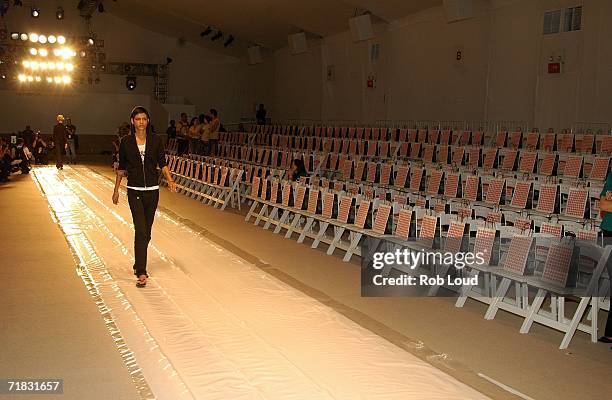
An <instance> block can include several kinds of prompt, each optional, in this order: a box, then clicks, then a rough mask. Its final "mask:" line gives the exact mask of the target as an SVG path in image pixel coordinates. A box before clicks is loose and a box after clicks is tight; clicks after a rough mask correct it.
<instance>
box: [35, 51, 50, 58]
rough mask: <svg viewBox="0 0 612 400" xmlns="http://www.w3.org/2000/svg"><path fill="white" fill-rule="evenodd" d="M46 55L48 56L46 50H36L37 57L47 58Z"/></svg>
mask: <svg viewBox="0 0 612 400" xmlns="http://www.w3.org/2000/svg"><path fill="white" fill-rule="evenodd" d="M48 54H49V52H48V51H47V49H38V55H39V56H42V57H47V55H48Z"/></svg>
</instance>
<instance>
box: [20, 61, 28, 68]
mask: <svg viewBox="0 0 612 400" xmlns="http://www.w3.org/2000/svg"><path fill="white" fill-rule="evenodd" d="M22 64H23V66H24V67H26V68H30V62H29V61H27V60H26V61H24V62H22Z"/></svg>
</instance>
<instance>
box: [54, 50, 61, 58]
mask: <svg viewBox="0 0 612 400" xmlns="http://www.w3.org/2000/svg"><path fill="white" fill-rule="evenodd" d="M53 55H54V56H55V57H60V56H61V55H62V51H61V50H60V49H53Z"/></svg>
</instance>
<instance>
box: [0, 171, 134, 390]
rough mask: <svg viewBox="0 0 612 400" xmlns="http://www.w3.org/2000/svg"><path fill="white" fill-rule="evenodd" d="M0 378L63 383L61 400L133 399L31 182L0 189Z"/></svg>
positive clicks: (16, 180)
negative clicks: (52, 380) (49, 380)
mask: <svg viewBox="0 0 612 400" xmlns="http://www.w3.org/2000/svg"><path fill="white" fill-rule="evenodd" d="M0 226H1V227H2V239H1V240H0V293H1V295H0V310H1V311H0V313H1V314H0V315H1V320H2V328H1V329H0V343H2V354H1V355H0V378H3V379H8V378H57V379H63V380H64V395H63V396H57V395H56V396H41V395H36V396H27V395H21V396H15V397H12V396H8V395H0V398H1V399H9V398H18V399H27V398H36V399H45V398H49V399H59V398H61V399H100V400H106V399H126V400H127V399H137V398H138V396H137V392H136V389H135V386H134V384H133V382H132V379H131V377H130V375H129V373H128V370H127V368H126V367H125V366H124V363H123V361H122V359H121V357H120V355H119V352H118V351H117V348H116V346H115V345H114V343H113V340H112V338H111V336H110V334H109V332H108V330H107V328H106V326H105V324H104V321H103V320H102V318H101V316H100V313H99V312H98V309H97V307H96V304H95V303H94V302H93V301H92V298H91V296H90V295H89V293H88V292H87V291H86V290H85V286H84V284H83V281H82V280H81V278H80V277H79V276H78V275H77V274H76V267H75V262H74V259H73V258H72V255H71V253H70V251H69V248H68V244H67V243H66V240H65V239H64V236H63V234H62V232H61V231H60V229H59V227H58V226H57V225H56V224H55V223H54V222H53V221H52V220H51V216H50V214H49V209H48V206H47V203H46V201H45V200H44V199H43V198H42V197H41V194H40V192H39V191H38V189H37V188H36V185H35V184H34V181H33V180H32V179H30V177H29V176H19V175H18V176H13V177H12V179H11V182H10V183H8V184H2V185H0Z"/></svg>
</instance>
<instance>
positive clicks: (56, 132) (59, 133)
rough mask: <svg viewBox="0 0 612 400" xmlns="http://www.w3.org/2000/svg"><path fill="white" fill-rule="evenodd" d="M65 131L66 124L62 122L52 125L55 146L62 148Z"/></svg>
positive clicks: (64, 140) (64, 141) (64, 142)
mask: <svg viewBox="0 0 612 400" xmlns="http://www.w3.org/2000/svg"><path fill="white" fill-rule="evenodd" d="M66 133H67V132H66V126H64V124H57V125H55V126H54V127H53V141H54V142H55V147H58V146H60V148H63V146H64V144H66Z"/></svg>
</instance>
